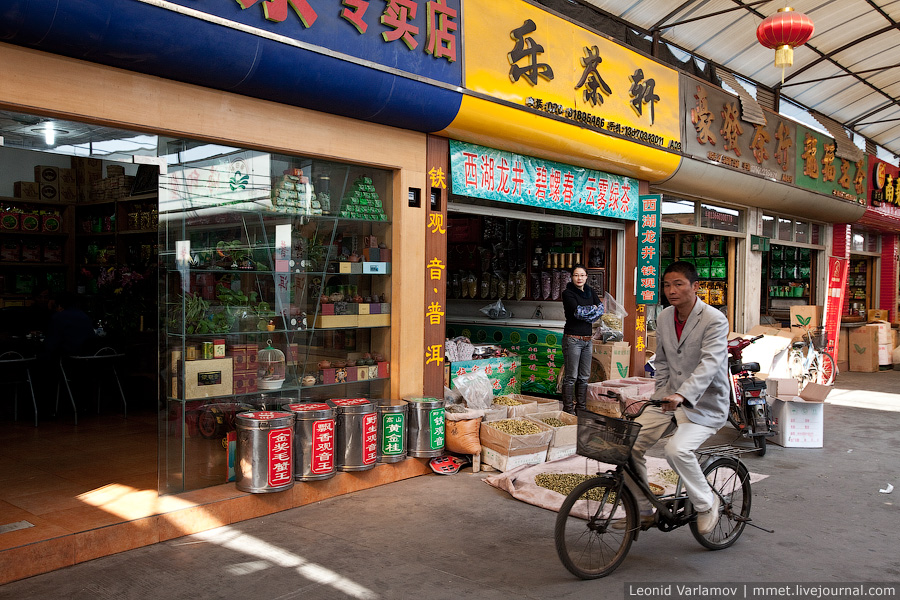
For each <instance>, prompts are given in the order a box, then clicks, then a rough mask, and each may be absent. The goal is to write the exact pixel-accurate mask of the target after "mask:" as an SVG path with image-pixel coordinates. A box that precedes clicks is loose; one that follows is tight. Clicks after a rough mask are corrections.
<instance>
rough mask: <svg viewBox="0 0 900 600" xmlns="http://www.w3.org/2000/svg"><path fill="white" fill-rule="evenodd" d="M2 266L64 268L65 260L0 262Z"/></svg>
mask: <svg viewBox="0 0 900 600" xmlns="http://www.w3.org/2000/svg"><path fill="white" fill-rule="evenodd" d="M0 267H44V268H47V269H64V268H65V267H66V263H65V262H58V263H45V262H21V261H19V262H5V261H4V262H0Z"/></svg>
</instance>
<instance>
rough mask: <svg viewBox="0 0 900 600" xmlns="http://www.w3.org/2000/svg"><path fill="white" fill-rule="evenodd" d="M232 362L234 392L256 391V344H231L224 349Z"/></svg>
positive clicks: (249, 392)
mask: <svg viewBox="0 0 900 600" xmlns="http://www.w3.org/2000/svg"><path fill="white" fill-rule="evenodd" d="M225 354H226V355H227V356H229V357H230V358H231V360H232V362H233V364H234V370H233V372H232V380H233V382H234V393H235V394H251V393H253V392H256V391H257V385H256V376H257V368H258V363H257V356H258V354H259V346H258V345H257V344H232V345H231V346H228V347H227V348H226V350H225Z"/></svg>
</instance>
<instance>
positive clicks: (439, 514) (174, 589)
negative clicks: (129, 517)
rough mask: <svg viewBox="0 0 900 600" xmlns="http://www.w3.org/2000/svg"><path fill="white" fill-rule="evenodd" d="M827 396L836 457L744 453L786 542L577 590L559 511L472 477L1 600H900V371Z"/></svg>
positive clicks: (755, 543)
mask: <svg viewBox="0 0 900 600" xmlns="http://www.w3.org/2000/svg"><path fill="white" fill-rule="evenodd" d="M829 400H830V402H829V403H828V404H827V406H826V407H825V446H824V448H818V449H799V448H781V447H778V446H770V448H769V452H768V453H767V454H766V456H764V457H757V456H755V455H753V454H749V455H746V457H745V462H746V463H747V465H748V467H749V468H750V470H751V471H753V472H757V473H760V474H764V475H768V477H767V478H766V479H764V480H762V481H761V482H759V483H757V484H755V485H754V486H753V491H754V499H753V508H752V513H751V514H752V516H753V519H754V521H755V522H757V523H759V524H760V525H761V526H763V527H766V528H768V529H774V530H775V533H766V532H763V531H760V530H758V529H754V528H750V527H748V528H747V529H746V531H745V532H744V535H743V536H742V538H741V539H740V540H738V542H737V543H736V544H735V545H734V546H733V547H731V548H729V549H726V550H723V551H719V552H711V551H708V550H705V549H704V548H702V547H701V546H700V545H699V544H698V543H697V542H696V541H695V540H694V538H693V537H692V536H691V534H690V532H689V530H687V529H679V530H676V531H674V532H670V533H662V532H660V531H656V530H654V531H650V532H647V533H644V534H642V535H641V536H640V538H639V539H638V541H637V542H636V543H635V544H634V545H633V546H632V548H631V552H630V554H629V555H628V557H627V558H626V560H625V562H624V563H623V564H622V566H621V567H619V569H618V570H617V571H616V572H614V573H613V574H612V575H611V576H609V577H607V578H605V579H601V580H596V581H580V580H577V579H575V578H574V577H572V576H571V575H570V574H569V573H568V571H566V570H565V569H564V568H563V566H562V565H561V564H560V562H559V560H558V558H557V556H556V551H555V549H554V544H553V523H554V518H555V513H553V512H550V511H547V510H544V509H541V508H537V507H534V506H531V505H529V504H525V503H523V502H520V501H518V500H515V499H513V498H512V497H510V496H509V495H508V494H506V493H505V492H501V491H499V490H497V489H495V488H493V487H491V486H488V485H487V484H485V483H484V482H483V481H482V479H483V477H484V476H486V475H487V473H474V474H473V473H472V472H471V470H470V469H464V470H463V471H461V472H460V473H458V474H456V475H452V476H437V475H428V476H422V477H417V478H414V479H409V480H405V481H400V482H398V483H394V484H391V485H386V486H381V487H378V488H374V489H369V490H365V491H362V492H356V493H352V494H348V495H345V496H339V497H336V498H332V499H329V500H326V501H323V502H320V503H317V504H314V505H309V506H304V507H301V508H295V509H292V510H288V511H284V512H280V513H276V514H273V515H269V516H266V517H261V518H257V519H253V520H250V521H244V522H241V523H237V524H235V525H231V526H228V527H222V528H219V529H215V530H211V531H208V532H204V533H200V534H196V535H190V536H186V537H183V538H178V539H175V540H171V541H168V542H164V543H160V544H156V545H154V546H148V547H144V548H139V549H137V550H132V551H128V552H124V553H121V554H116V555H113V556H108V557H105V558H100V559H97V560H94V561H91V562H87V563H82V564H78V565H75V566H73V567H69V568H66V569H62V570H59V571H55V572H52V573H47V574H44V575H39V576H36V577H32V578H29V579H25V580H22V581H16V582H12V583H9V584H6V585H4V586H2V587H0V599H7V598H9V599H13V598H15V599H17V600H19V599H27V598H35V599H36V598H41V599H43V598H72V599H82V598H84V599H87V598H91V599H95V598H116V599H128V598H141V599H147V598H166V599H177V598H191V599H196V598H242V599H255V598H273V599H287V598H310V599H356V598H359V599H395V598H427V599H444V598H447V599H450V598H477V599H486V600H493V599H498V600H499V599H516V600H523V599H541V600H543V599H547V600H550V599H553V600H560V599H567V598H597V597H602V598H604V599H607V598H609V599H617V598H625V597H634V596H630V595H626V590H628V589H631V590H634V589H635V586H637V585H647V584H654V583H655V584H658V585H660V584H666V583H674V582H687V583H691V584H711V583H717V584H720V585H724V584H729V585H730V584H735V583H757V584H759V583H775V582H784V583H788V582H794V583H796V582H807V583H809V582H815V583H838V582H869V583H871V582H893V584H894V586H895V591H894V595H885V596H882V597H883V598H900V548H898V544H897V540H898V539H900V510H898V506H900V445H898V444H897V440H898V439H900V435H898V431H900V372H898V371H886V372H879V373H871V374H862V373H845V374H841V375H839V377H838V381H837V382H836V384H835V390H834V391H833V392H832V397H831V398H829ZM831 400H833V402H831ZM733 438H734V431H733V430H732V429H731V428H730V427H728V426H726V427H725V428H723V430H722V431H721V432H720V433H719V434H718V436H716V438H715V439H714V440H713V441H714V442H719V443H724V442H728V441H731V440H732V439H733ZM656 450H658V448H657V449H656ZM657 455H659V454H658V453H657ZM888 483H890V484H892V485H893V486H894V487H895V490H894V491H893V492H892V493H890V494H884V493H880V492H879V489H884V488H885V487H886V485H887V484H888ZM298 485H299V484H298ZM628 586H630V588H629V587H628ZM667 597H678V596H667ZM682 597H684V596H682Z"/></svg>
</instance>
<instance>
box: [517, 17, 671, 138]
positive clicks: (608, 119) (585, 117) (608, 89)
mask: <svg viewBox="0 0 900 600" xmlns="http://www.w3.org/2000/svg"><path fill="white" fill-rule="evenodd" d="M510 38H511V39H512V40H513V44H512V48H511V49H510V51H509V52H508V53H507V55H506V58H507V61H508V62H509V73H508V74H509V80H510V81H511V82H512V83H513V84H516V83H518V82H520V81H522V82H524V83H527V85H528V87H529V88H538V87H541V88H542V89H544V91H545V94H546V95H547V96H554V95H556V94H557V93H558V91H559V85H557V86H555V87H553V86H551V87H550V88H547V87H544V85H543V84H549V83H550V82H553V81H554V80H559V83H560V84H561V85H570V86H573V87H574V89H575V90H580V91H581V94H580V96H581V98H582V100H583V102H584V105H583V107H584V108H601V107H602V108H604V109H605V108H606V107H605V106H604V103H605V102H606V101H607V100H609V99H615V100H617V101H618V105H620V106H622V107H624V106H625V105H626V104H627V105H628V106H629V107H630V110H631V111H632V113H633V114H632V116H631V117H628V118H626V119H624V120H625V121H634V122H635V124H642V125H644V126H646V127H651V126H653V125H654V124H655V122H656V107H657V105H658V104H659V103H660V102H662V101H664V100H663V97H662V96H661V95H660V93H658V90H657V82H656V78H655V77H654V76H652V75H649V74H647V73H645V69H654V67H655V65H654V63H652V62H647V63H646V64H644V65H643V67H635V68H634V69H633V70H629V71H627V72H623V71H622V67H623V65H625V64H628V62H625V61H624V60H623V58H624V57H623V56H621V55H620V53H619V52H617V51H616V50H612V49H610V48H608V47H607V46H605V45H604V46H603V47H604V48H605V49H606V50H603V51H601V47H600V45H598V44H592V45H583V46H582V47H581V48H580V51H581V52H582V53H583V54H584V56H580V57H579V58H578V63H577V65H579V66H580V73H578V72H577V70H573V71H571V75H570V77H571V78H567V77H566V74H567V73H570V71H568V70H567V69H566V67H569V68H572V67H573V66H574V59H571V60H570V62H569V63H564V64H562V65H560V68H558V69H556V70H554V68H553V65H551V64H550V62H548V61H549V59H548V58H546V56H545V55H549V54H550V52H549V50H550V49H551V46H550V45H555V47H552V49H553V50H554V51H555V52H556V53H557V62H559V60H558V53H559V50H560V49H559V47H558V45H559V41H558V39H556V38H554V37H553V34H552V33H550V28H549V27H548V28H545V29H544V30H543V31H538V25H537V24H536V23H535V22H534V20H532V19H525V20H524V21H523V22H522V24H521V25H520V26H518V27H515V28H513V29H512V30H511V31H510ZM607 50H608V51H609V54H607V56H608V57H610V56H611V58H610V59H609V61H608V62H607V63H604V60H603V55H602V54H601V52H603V53H606V51H607ZM629 62H630V61H629ZM629 69H630V67H629ZM560 74H561V75H560ZM576 78H577V79H576ZM573 84H574V85H573ZM577 104H578V103H577V101H576V105H577ZM525 105H526V106H527V107H529V108H532V109H534V110H539V111H542V112H546V113H549V114H552V115H555V116H558V117H562V118H564V119H566V120H569V121H574V122H576V123H579V124H582V125H586V126H588V127H590V128H594V129H602V130H606V131H609V132H611V133H615V134H617V135H621V136H624V137H628V138H632V139H635V140H638V141H641V142H645V143H648V144H652V145H654V146H659V147H665V146H666V138H665V136H663V135H660V134H657V133H652V132H649V131H646V130H644V129H641V128H640V127H635V126H633V125H629V124H627V123H623V122H619V116H618V115H616V114H615V113H608V114H607V115H605V116H600V115H595V114H592V113H591V112H588V111H587V110H582V109H579V107H578V106H564V105H563V104H561V103H560V102H559V101H555V100H549V99H547V98H546V97H534V96H531V95H529V96H528V97H527V98H526V99H525ZM622 116H625V115H622ZM635 117H636V118H635ZM669 148H671V149H678V150H680V142H678V140H677V139H672V140H670V141H669Z"/></svg>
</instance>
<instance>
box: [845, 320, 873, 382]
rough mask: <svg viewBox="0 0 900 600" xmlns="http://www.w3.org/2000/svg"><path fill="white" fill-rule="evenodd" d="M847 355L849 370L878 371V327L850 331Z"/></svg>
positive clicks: (859, 371) (870, 326)
mask: <svg viewBox="0 0 900 600" xmlns="http://www.w3.org/2000/svg"><path fill="white" fill-rule="evenodd" d="M847 337H848V338H849V340H848V354H849V362H850V370H851V371H854V372H857V373H874V372H876V371H877V370H878V327H873V326H872V325H865V326H863V327H857V328H855V329H851V330H850V335H849V336H847Z"/></svg>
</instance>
